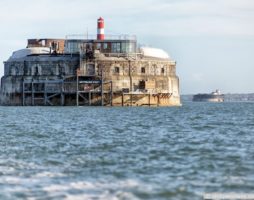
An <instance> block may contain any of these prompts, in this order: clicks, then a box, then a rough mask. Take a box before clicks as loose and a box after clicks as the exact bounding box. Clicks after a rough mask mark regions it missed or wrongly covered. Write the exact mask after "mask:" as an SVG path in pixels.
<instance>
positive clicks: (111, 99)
mask: <svg viewBox="0 0 254 200" xmlns="http://www.w3.org/2000/svg"><path fill="white" fill-rule="evenodd" d="M110 90H111V91H110V106H113V82H112V81H110Z"/></svg>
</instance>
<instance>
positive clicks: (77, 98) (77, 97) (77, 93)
mask: <svg viewBox="0 0 254 200" xmlns="http://www.w3.org/2000/svg"><path fill="white" fill-rule="evenodd" d="M78 82H79V77H78V74H77V83H76V84H77V85H76V106H79V92H78V90H79V87H78V85H79V83H78Z"/></svg>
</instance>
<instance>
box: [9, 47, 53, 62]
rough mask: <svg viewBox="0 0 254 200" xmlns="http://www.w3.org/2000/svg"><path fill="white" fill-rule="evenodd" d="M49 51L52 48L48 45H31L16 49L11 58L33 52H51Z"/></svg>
mask: <svg viewBox="0 0 254 200" xmlns="http://www.w3.org/2000/svg"><path fill="white" fill-rule="evenodd" d="M49 53H50V48H48V47H31V48H26V49H20V50H18V51H14V52H13V53H12V56H11V57H10V59H17V58H23V57H26V56H28V55H31V54H49Z"/></svg>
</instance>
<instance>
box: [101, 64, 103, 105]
mask: <svg viewBox="0 0 254 200" xmlns="http://www.w3.org/2000/svg"><path fill="white" fill-rule="evenodd" d="M103 105H104V100H103V73H102V69H101V106H103Z"/></svg>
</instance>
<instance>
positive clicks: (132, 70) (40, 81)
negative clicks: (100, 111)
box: [0, 18, 181, 106]
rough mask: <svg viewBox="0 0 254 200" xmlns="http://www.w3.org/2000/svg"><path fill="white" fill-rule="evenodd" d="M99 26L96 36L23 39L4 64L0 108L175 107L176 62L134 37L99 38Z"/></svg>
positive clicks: (176, 95)
mask: <svg viewBox="0 0 254 200" xmlns="http://www.w3.org/2000/svg"><path fill="white" fill-rule="evenodd" d="M99 20H100V23H99ZM101 22H103V23H104V21H103V19H102V18H100V19H98V27H99V26H100V27H99V28H100V29H99V30H98V34H97V36H96V35H95V36H90V35H86V36H84V35H69V36H66V38H65V39H29V40H28V44H27V47H26V48H25V49H22V50H19V51H16V52H14V53H13V55H12V56H11V57H10V58H9V59H8V60H7V61H6V62H4V76H3V77H2V78H1V93H0V102H1V105H22V106H54V105H55V106H67V105H70V106H73V105H77V106H96V105H100V106H178V105H180V104H181V103H180V95H179V78H178V77H177V75H176V62H175V61H173V60H171V58H170V57H169V55H168V54H167V53H166V52H164V51H163V50H161V49H155V48H148V47H138V45H137V40H136V37H135V36H128V35H120V36H112V35H111V36H110V35H104V24H103V25H102V24H101ZM101 27H103V30H101Z"/></svg>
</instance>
